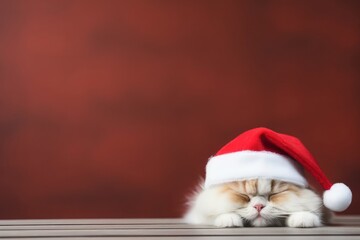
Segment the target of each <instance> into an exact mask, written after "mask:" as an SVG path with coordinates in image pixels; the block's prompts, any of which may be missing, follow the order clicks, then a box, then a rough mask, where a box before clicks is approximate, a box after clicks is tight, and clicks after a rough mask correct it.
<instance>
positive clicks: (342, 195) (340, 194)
mask: <svg viewBox="0 0 360 240" xmlns="http://www.w3.org/2000/svg"><path fill="white" fill-rule="evenodd" d="M351 199H352V193H351V190H350V188H349V187H348V186H346V185H345V184H343V183H335V184H333V185H332V186H331V188H330V189H329V190H326V191H325V192H324V195H323V201H324V205H325V207H327V208H328V209H330V210H332V211H335V212H342V211H344V210H345V209H347V208H348V207H349V205H350V203H351Z"/></svg>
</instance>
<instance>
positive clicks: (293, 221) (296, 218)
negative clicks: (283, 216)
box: [286, 212, 322, 228]
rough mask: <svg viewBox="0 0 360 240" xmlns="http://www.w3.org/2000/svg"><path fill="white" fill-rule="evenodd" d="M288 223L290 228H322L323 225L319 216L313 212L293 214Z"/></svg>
mask: <svg viewBox="0 0 360 240" xmlns="http://www.w3.org/2000/svg"><path fill="white" fill-rule="evenodd" d="M286 223H287V225H288V226H289V227H295V228H310V227H320V226H321V225H322V224H321V220H320V218H319V216H317V215H316V214H314V213H311V212H296V213H293V214H291V215H290V216H289V218H288V219H287V221H286Z"/></svg>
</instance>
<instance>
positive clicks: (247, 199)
mask: <svg viewBox="0 0 360 240" xmlns="http://www.w3.org/2000/svg"><path fill="white" fill-rule="evenodd" d="M237 194H238V196H239V197H241V198H242V199H243V200H245V201H246V202H250V197H249V196H248V195H246V194H243V193H237Z"/></svg>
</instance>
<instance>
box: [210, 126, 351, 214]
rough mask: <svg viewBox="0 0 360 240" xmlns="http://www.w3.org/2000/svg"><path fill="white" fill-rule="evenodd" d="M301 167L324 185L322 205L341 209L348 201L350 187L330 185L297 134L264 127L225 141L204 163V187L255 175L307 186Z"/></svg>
mask: <svg viewBox="0 0 360 240" xmlns="http://www.w3.org/2000/svg"><path fill="white" fill-rule="evenodd" d="M304 169H305V170H306V171H307V172H309V173H310V174H311V175H312V176H314V178H315V179H316V180H317V181H318V182H319V183H320V185H321V186H322V187H323V188H324V190H325V192H324V194H323V202H324V205H325V206H326V207H327V208H328V209H330V210H333V211H337V212H341V211H344V210H345V209H347V208H348V206H349V205H350V203H351V199H352V193H351V190H350V189H349V188H348V187H347V186H346V185H345V184H343V183H335V184H332V183H331V182H330V181H329V179H328V178H327V177H326V176H325V174H324V173H323V171H322V170H321V169H320V167H319V165H318V164H317V162H316V160H315V158H314V157H313V156H312V155H311V153H310V152H309V151H308V150H307V149H306V147H305V146H304V145H303V144H302V143H301V141H300V140H299V139H297V138H296V137H293V136H290V135H285V134H281V133H277V132H274V131H272V130H270V129H267V128H255V129H251V130H249V131H246V132H244V133H242V134H240V135H239V136H237V137H236V138H235V139H233V140H232V141H231V142H229V143H228V144H226V145H225V146H224V147H222V148H221V149H220V151H218V152H217V153H216V154H215V156H213V157H211V158H210V159H209V161H208V163H207V165H206V178H205V188H209V187H211V186H213V185H217V184H222V183H227V182H233V181H240V180H245V179H252V178H253V179H254V178H269V179H277V180H281V181H285V182H290V183H294V184H296V185H299V186H302V187H307V186H308V183H307V181H306V178H305V177H304Z"/></svg>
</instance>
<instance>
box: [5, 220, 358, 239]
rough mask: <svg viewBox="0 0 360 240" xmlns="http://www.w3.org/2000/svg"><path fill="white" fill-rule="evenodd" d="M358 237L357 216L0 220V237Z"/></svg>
mask: <svg viewBox="0 0 360 240" xmlns="http://www.w3.org/2000/svg"><path fill="white" fill-rule="evenodd" d="M119 237H121V238H123V239H144V238H146V239H182V238H184V239H204V240H205V239H227V240H233V239H237V240H238V239H252V240H255V239H266V240H275V239H327V240H332V239H334V240H335V239H339V240H341V239H346V240H349V239H360V216H343V217H336V218H334V220H333V224H332V225H331V226H327V227H321V228H311V229H294V228H226V229H224V228H215V227H211V226H193V225H187V224H184V223H183V222H182V221H181V220H180V219H72V220H0V238H3V239H42V240H43V239H56V240H61V239H67V240H68V239H92V240H97V239H116V238H119Z"/></svg>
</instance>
